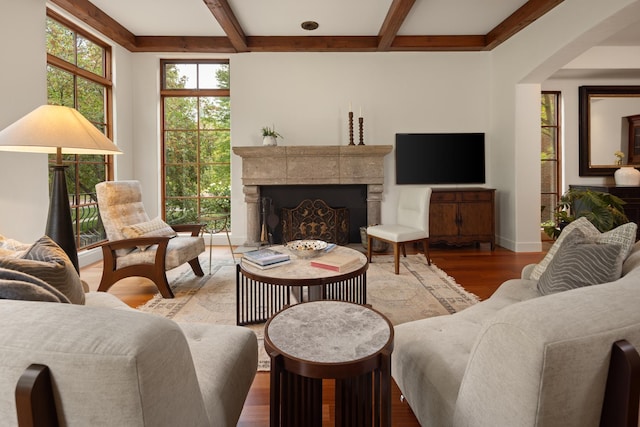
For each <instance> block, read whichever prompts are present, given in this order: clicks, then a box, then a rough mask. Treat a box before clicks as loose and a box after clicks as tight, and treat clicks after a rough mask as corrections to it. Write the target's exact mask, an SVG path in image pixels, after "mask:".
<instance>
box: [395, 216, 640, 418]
mask: <svg viewBox="0 0 640 427" xmlns="http://www.w3.org/2000/svg"><path fill="white" fill-rule="evenodd" d="M576 222H577V221H576ZM580 223H582V224H583V225H584V223H583V221H581V222H580ZM572 224H573V223H572ZM580 227H581V226H580V225H576V226H575V227H572V228H573V229H579V228H580ZM623 227H624V226H623ZM635 230H636V225H635V224H628V225H627V226H626V230H625V233H624V234H625V235H626V237H622V238H621V236H620V235H617V236H614V238H613V239H612V240H613V246H615V244H618V243H619V244H620V247H621V248H622V246H626V247H627V248H628V249H629V251H630V255H628V257H627V253H629V252H628V251H627V249H625V248H622V249H621V251H620V257H619V258H616V260H615V261H611V260H609V261H605V265H604V266H603V265H597V264H598V263H600V262H601V261H602V260H603V259H604V258H606V256H607V255H603V254H601V253H596V256H595V258H594V259H589V258H588V257H587V258H584V259H583V258H582V257H581V255H580V251H581V250H582V249H580V248H579V247H578V246H579V245H578V244H576V246H575V247H574V246H572V245H568V244H567V242H566V241H565V242H564V243H563V242H562V241H561V240H560V239H559V240H558V241H557V242H556V244H555V245H554V248H553V249H554V251H549V254H547V256H546V257H545V259H544V260H543V261H542V262H541V263H540V264H538V265H533V266H528V267H526V268H525V269H524V270H523V274H522V278H520V279H514V280H509V281H507V282H505V283H503V284H502V285H501V286H500V287H499V288H498V289H497V291H496V292H495V293H494V294H493V295H492V296H491V297H490V298H489V299H487V300H485V301H483V302H480V303H478V304H476V305H473V306H471V307H469V308H467V309H465V310H463V311H460V312H458V313H455V314H453V315H448V316H440V317H434V318H428V319H423V320H418V321H413V322H409V323H405V324H402V325H398V326H396V327H395V348H394V352H393V357H392V375H393V378H394V379H395V381H396V383H397V384H398V386H399V388H400V390H401V392H402V394H403V396H404V397H405V398H406V400H407V402H408V403H409V405H410V406H411V408H412V410H413V411H414V413H415V415H416V417H417V418H418V420H419V421H420V423H421V424H422V425H423V426H433V427H441V426H456V427H459V426H474V427H482V426H487V427H507V426H508V427H517V426H527V427H529V426H558V427H560V426H562V427H572V426H575V427H589V426H598V425H599V422H600V415H601V414H600V413H601V408H602V404H603V396H604V390H605V384H606V382H607V376H608V369H609V360H610V354H611V348H612V344H613V343H614V342H616V341H618V340H622V339H625V340H627V341H628V342H630V343H631V344H632V345H633V346H634V347H635V348H636V349H640V244H635V245H633V242H634V241H635ZM563 234H564V235H565V236H567V235H569V233H568V231H567V230H565V231H564V232H563ZM586 234H590V235H591V238H594V239H601V240H602V241H600V243H606V240H607V236H606V235H600V236H598V235H596V234H594V233H592V232H590V231H589V232H587V233H586ZM601 236H602V237H601ZM610 236H611V235H609V237H610ZM561 238H562V236H561ZM565 240H568V238H567V239H565ZM620 240H625V241H626V242H621V241H620ZM574 243H576V242H574ZM578 243H583V242H578ZM609 243H611V242H609ZM603 246H611V245H598V246H596V247H595V249H596V250H603V249H604V248H603ZM576 254H577V255H576ZM567 257H569V258H571V259H577V260H578V262H576V263H575V264H574V263H572V262H570V261H569V260H568V259H567ZM591 268H594V269H595V270H597V271H596V272H595V274H596V275H597V274H599V272H602V273H603V274H605V277H606V274H611V276H609V277H612V278H613V280H608V279H605V280H607V282H604V283H602V282H601V284H596V285H593V286H580V287H578V288H575V289H571V290H562V289H561V286H560V287H559V288H556V289H554V287H556V286H559V285H560V284H561V283H562V282H563V275H564V278H567V277H568V278H569V279H570V280H569V282H571V279H572V278H576V277H580V279H579V280H578V282H581V281H584V280H587V279H588V278H585V277H583V276H586V275H588V273H589V270H590V269H591ZM607 268H610V269H611V270H613V272H609V271H606V269H607ZM543 275H544V276H543ZM616 276H617V277H619V278H616ZM542 284H545V285H546V286H547V288H545V287H544V286H541V285H542ZM574 284H575V283H574ZM549 286H550V287H551V288H549ZM543 293H545V295H543ZM636 419H637V415H636ZM605 425H607V424H605ZM609 425H610V424H609ZM634 425H635V424H634Z"/></svg>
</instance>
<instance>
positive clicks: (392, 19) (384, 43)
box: [378, 0, 416, 50]
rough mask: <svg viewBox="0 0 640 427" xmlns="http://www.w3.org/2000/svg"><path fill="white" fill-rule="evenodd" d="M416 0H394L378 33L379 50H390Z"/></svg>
mask: <svg viewBox="0 0 640 427" xmlns="http://www.w3.org/2000/svg"><path fill="white" fill-rule="evenodd" d="M415 2H416V0H393V3H391V7H390V8H389V11H388V12H387V16H386V18H385V19H384V22H383V23H382V27H381V28H380V32H379V33H378V50H388V49H389V47H391V44H392V43H393V40H394V39H395V38H396V35H397V34H398V31H399V30H400V27H401V26H402V23H403V22H404V20H405V19H406V18H407V15H408V14H409V12H410V11H411V8H412V7H413V5H414V3H415Z"/></svg>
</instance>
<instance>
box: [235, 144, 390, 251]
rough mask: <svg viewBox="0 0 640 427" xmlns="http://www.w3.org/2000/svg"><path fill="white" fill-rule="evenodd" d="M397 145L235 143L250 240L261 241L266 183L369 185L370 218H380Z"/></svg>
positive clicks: (368, 208) (368, 213)
mask: <svg viewBox="0 0 640 427" xmlns="http://www.w3.org/2000/svg"><path fill="white" fill-rule="evenodd" d="M392 149H393V146H391V145H348V146H340V145H330V146H284V147H282V146H281V147H278V146H276V147H269V146H260V147H233V152H234V154H236V155H238V156H240V157H242V184H243V186H244V188H243V192H244V195H245V202H246V203H247V239H248V240H249V241H248V242H247V244H252V243H257V242H259V241H260V210H259V204H260V186H265V185H323V184H324V185H351V184H364V185H366V186H367V223H368V224H378V223H380V211H381V206H380V203H381V199H382V190H383V184H384V156H386V155H387V154H389V153H390V152H391V150H392Z"/></svg>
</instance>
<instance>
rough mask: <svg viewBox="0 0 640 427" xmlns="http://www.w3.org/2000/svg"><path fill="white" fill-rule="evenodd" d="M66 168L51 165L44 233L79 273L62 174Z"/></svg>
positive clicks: (64, 181) (65, 182)
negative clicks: (50, 184)
mask: <svg viewBox="0 0 640 427" xmlns="http://www.w3.org/2000/svg"><path fill="white" fill-rule="evenodd" d="M66 168H67V166H63V165H54V166H52V169H53V188H52V189H51V200H50V202H49V216H48V217H47V227H46V229H45V234H46V235H47V236H49V237H50V238H51V240H53V241H54V242H56V244H57V245H58V246H60V247H61V248H62V250H64V251H65V253H66V254H67V256H68V257H69V259H70V260H71V263H72V264H73V266H74V267H75V268H76V271H77V272H78V273H80V267H79V265H78V249H77V248H76V237H75V232H74V230H73V224H72V222H71V208H70V207H69V193H68V192H67V180H66V178H65V174H64V171H65V169H66Z"/></svg>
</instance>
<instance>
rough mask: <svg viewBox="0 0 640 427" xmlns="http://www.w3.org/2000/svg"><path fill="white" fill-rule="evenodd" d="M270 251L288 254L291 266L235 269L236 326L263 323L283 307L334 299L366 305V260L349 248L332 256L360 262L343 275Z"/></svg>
mask: <svg viewBox="0 0 640 427" xmlns="http://www.w3.org/2000/svg"><path fill="white" fill-rule="evenodd" d="M270 249H273V250H276V251H279V252H282V253H287V254H289V255H290V256H291V262H290V263H288V264H285V265H282V266H278V267H275V268H271V269H267V270H261V269H260V268H258V267H255V266H252V265H249V264H248V263H243V262H242V261H241V262H240V263H239V264H238V265H237V267H236V294H237V304H236V323H237V324H238V325H249V324H255V323H264V322H266V321H267V319H269V318H270V317H271V316H272V315H273V314H275V313H277V312H278V311H280V310H281V309H282V308H283V307H284V306H287V305H292V304H296V303H298V302H303V301H311V300H321V299H331V300H341V301H350V302H354V303H357V304H366V303H367V275H366V272H367V269H368V268H369V264H368V262H367V257H366V255H364V254H363V253H362V252H359V251H357V250H355V249H351V248H348V247H346V246H336V247H335V248H334V249H333V250H332V251H331V252H330V253H332V254H336V255H344V256H345V257H349V256H355V257H357V258H358V262H357V263H355V264H354V265H352V266H351V267H349V268H347V269H345V270H344V271H340V272H338V271H333V270H327V269H324V268H319V267H313V266H312V265H311V261H312V260H320V259H321V257H319V258H312V259H308V258H298V257H296V256H295V255H293V254H291V253H289V251H287V249H285V247H284V246H282V245H278V246H271V247H270Z"/></svg>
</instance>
